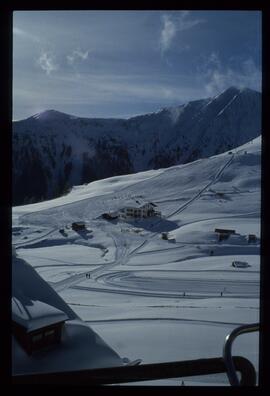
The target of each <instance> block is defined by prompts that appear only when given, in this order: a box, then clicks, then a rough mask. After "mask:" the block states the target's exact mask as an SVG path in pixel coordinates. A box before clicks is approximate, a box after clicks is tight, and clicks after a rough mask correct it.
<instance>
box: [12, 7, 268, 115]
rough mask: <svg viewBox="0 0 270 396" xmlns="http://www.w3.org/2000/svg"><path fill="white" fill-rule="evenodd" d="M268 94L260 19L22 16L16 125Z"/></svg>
mask: <svg viewBox="0 0 270 396" xmlns="http://www.w3.org/2000/svg"><path fill="white" fill-rule="evenodd" d="M231 85H235V86H239V87H244V86H246V87H249V88H253V89H256V90H261V13H260V12H257V11H104V10H103V11H16V12H14V15H13V119H14V120H18V119H23V118H26V117H29V116H31V115H33V114H35V113H38V112H40V111H44V110H46V109H55V110H59V111H63V112H66V113H69V114H74V115H77V116H84V117H106V118H108V117H121V118H122V117H123V118H128V117H131V116H133V115H136V114H143V113H148V112H152V111H157V110H159V109H160V108H162V107H166V106H173V105H178V104H182V103H185V102H186V101H189V100H193V99H200V98H205V97H209V96H214V95H216V94H218V93H220V92H222V91H223V90H224V89H226V88H227V87H229V86H231Z"/></svg>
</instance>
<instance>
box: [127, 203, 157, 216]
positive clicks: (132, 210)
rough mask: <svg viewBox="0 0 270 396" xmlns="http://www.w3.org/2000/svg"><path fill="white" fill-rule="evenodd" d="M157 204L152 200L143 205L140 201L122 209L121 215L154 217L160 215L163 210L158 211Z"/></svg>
mask: <svg viewBox="0 0 270 396" xmlns="http://www.w3.org/2000/svg"><path fill="white" fill-rule="evenodd" d="M156 207H157V205H155V204H154V203H152V202H147V203H145V204H143V205H140V203H139V202H138V201H136V203H135V204H134V205H133V206H127V207H125V208H123V209H121V211H120V212H121V215H122V216H123V217H135V218H137V217H140V218H146V217H153V216H160V215H161V212H159V211H157V210H156V209H155V208H156Z"/></svg>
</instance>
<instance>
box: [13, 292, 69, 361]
mask: <svg viewBox="0 0 270 396" xmlns="http://www.w3.org/2000/svg"><path fill="white" fill-rule="evenodd" d="M67 319H68V316H67V315H66V314H65V312H63V311H60V310H59V309H57V308H55V307H53V306H51V305H48V304H45V303H44V302H42V301H38V300H35V301H31V300H29V301H27V303H25V302H22V301H20V299H19V298H17V297H12V331H13V334H14V336H15V338H16V339H17V341H18V343H19V344H20V345H21V346H22V347H23V349H24V350H25V351H26V352H27V354H28V355H32V354H33V353H34V352H38V351H40V350H44V349H47V348H49V347H51V346H54V345H56V344H59V343H60V342H61V337H62V329H63V326H64V323H65V321H66V320H67Z"/></svg>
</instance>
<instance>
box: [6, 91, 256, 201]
mask: <svg viewBox="0 0 270 396" xmlns="http://www.w3.org/2000/svg"><path fill="white" fill-rule="evenodd" d="M260 133H261V94H260V93H259V92H257V91H253V90H250V89H238V88H235V87H231V88H229V89H227V90H225V91H223V92H222V93H221V94H220V95H216V96H215V97H213V98H207V99H199V100H194V101H190V102H188V103H186V104H182V105H179V106H173V107H168V108H163V109H161V110H160V111H158V112H156V113H148V114H144V115H139V116H135V117H131V118H129V119H112V118H108V119H107V118H104V119H102V118H86V117H77V116H73V115H69V114H66V113H62V112H58V111H57V110H52V109H51V110H46V111H45V112H41V113H38V114H36V115H34V116H32V117H29V118H27V119H25V120H21V121H16V122H14V123H13V153H14V155H13V176H14V177H13V197H14V199H13V204H15V205H18V204H23V203H28V202H35V201H38V200H42V199H50V198H54V197H57V196H60V195H61V194H63V193H64V192H65V191H67V190H68V189H69V188H70V187H72V186H73V185H78V184H83V183H88V182H91V181H93V180H98V179H103V178H106V177H110V176H116V175H123V174H128V173H134V172H140V171H144V170H148V169H158V168H164V167H169V166H172V165H177V164H181V163H187V162H191V161H193V160H196V159H198V158H203V157H208V156H211V155H214V154H218V153H221V152H224V151H226V150H229V149H231V148H233V147H236V146H239V145H241V144H244V143H245V142H247V141H249V140H251V139H253V138H255V137H257V136H258V135H259V134H260ZM32 181H35V182H34V183H33V182H32Z"/></svg>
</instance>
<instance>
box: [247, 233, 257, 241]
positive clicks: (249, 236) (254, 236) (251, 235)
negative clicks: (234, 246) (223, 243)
mask: <svg viewBox="0 0 270 396" xmlns="http://www.w3.org/2000/svg"><path fill="white" fill-rule="evenodd" d="M247 240H248V243H253V242H257V237H256V235H254V234H249V235H248V237H247Z"/></svg>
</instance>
